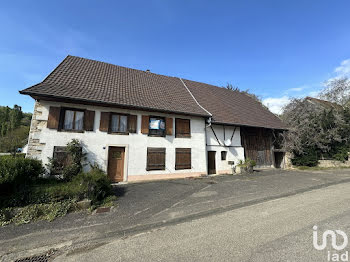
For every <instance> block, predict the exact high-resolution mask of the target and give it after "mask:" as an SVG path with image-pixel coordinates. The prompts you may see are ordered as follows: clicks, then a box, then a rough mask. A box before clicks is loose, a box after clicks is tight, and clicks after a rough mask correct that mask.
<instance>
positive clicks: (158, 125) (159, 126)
mask: <svg viewBox="0 0 350 262" xmlns="http://www.w3.org/2000/svg"><path fill="white" fill-rule="evenodd" d="M148 128H149V131H148V135H150V136H165V119H164V117H153V116H152V117H150V118H149V126H148Z"/></svg>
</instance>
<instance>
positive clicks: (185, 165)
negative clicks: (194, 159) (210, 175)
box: [175, 148, 191, 170]
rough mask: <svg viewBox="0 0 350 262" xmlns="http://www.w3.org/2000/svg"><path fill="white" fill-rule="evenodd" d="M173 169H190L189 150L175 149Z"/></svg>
mask: <svg viewBox="0 0 350 262" xmlns="http://www.w3.org/2000/svg"><path fill="white" fill-rule="evenodd" d="M175 169H176V170H179V169H191V148H176V161H175Z"/></svg>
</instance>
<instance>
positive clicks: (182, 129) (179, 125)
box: [175, 118, 191, 137]
mask: <svg viewBox="0 0 350 262" xmlns="http://www.w3.org/2000/svg"><path fill="white" fill-rule="evenodd" d="M175 137H191V121H190V120H189V119H180V118H176V119H175Z"/></svg>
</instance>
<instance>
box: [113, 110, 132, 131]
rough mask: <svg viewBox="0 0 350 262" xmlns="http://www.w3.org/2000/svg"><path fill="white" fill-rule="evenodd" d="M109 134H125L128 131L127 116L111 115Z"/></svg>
mask: <svg viewBox="0 0 350 262" xmlns="http://www.w3.org/2000/svg"><path fill="white" fill-rule="evenodd" d="M110 121H111V122H110V132H111V133H127V131H128V116H126V115H119V114H112V115H111V120H110Z"/></svg>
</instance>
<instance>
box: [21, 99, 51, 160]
mask: <svg viewBox="0 0 350 262" xmlns="http://www.w3.org/2000/svg"><path fill="white" fill-rule="evenodd" d="M42 111H43V107H42V105H41V104H40V103H39V102H38V101H35V105H34V112H33V116H32V121H31V123H30V131H29V137H28V151H27V155H26V156H27V157H29V158H37V159H39V158H41V152H42V150H43V148H44V146H45V143H41V142H40V133H41V131H42V129H43V128H45V127H46V124H47V120H43V119H41V116H42Z"/></svg>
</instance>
